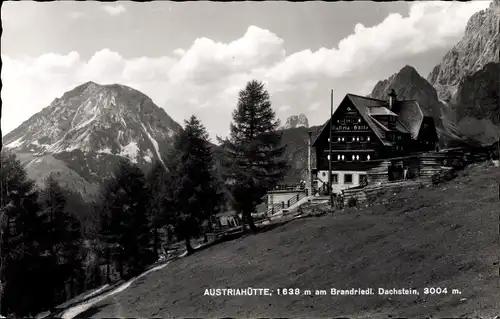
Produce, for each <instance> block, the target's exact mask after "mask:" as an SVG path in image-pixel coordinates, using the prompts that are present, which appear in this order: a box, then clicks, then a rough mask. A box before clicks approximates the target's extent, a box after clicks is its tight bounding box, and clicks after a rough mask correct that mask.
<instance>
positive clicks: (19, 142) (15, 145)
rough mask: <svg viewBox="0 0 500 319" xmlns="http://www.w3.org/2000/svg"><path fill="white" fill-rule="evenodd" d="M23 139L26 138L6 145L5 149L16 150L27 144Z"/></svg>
mask: <svg viewBox="0 0 500 319" xmlns="http://www.w3.org/2000/svg"><path fill="white" fill-rule="evenodd" d="M23 138H24V136H22V137H20V138H18V139H17V140H15V141H14V142H11V143H9V144H7V145H5V146H4V147H5V148H15V147H19V146H21V145H23V144H24V143H25V141H24V142H23Z"/></svg>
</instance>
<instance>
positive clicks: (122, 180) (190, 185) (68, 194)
mask: <svg viewBox="0 0 500 319" xmlns="http://www.w3.org/2000/svg"><path fill="white" fill-rule="evenodd" d="M278 126H279V121H278V120H277V119H276V117H275V114H274V112H273V110H272V108H271V102H270V97H269V94H268V93H267V91H266V90H265V88H264V85H263V84H262V83H260V82H257V81H251V82H249V83H248V84H247V85H246V87H245V88H244V89H243V90H242V91H241V92H240V94H239V100H238V104H237V107H236V109H235V110H234V112H233V122H232V123H231V125H230V135H229V137H228V138H226V139H224V140H222V139H220V138H218V139H219V142H220V144H221V147H220V148H219V149H218V151H217V152H218V153H217V154H218V155H217V161H218V162H219V164H221V165H219V166H217V165H216V160H215V159H214V156H215V155H214V153H215V152H214V147H213V145H212V144H211V143H210V140H209V137H208V134H207V131H206V129H205V127H204V126H203V124H202V123H201V122H200V121H199V120H198V119H197V118H196V117H195V116H192V117H191V118H190V119H189V120H187V121H186V122H185V127H184V130H183V131H182V132H181V133H180V134H178V136H177V137H176V139H175V142H174V145H173V148H172V150H171V151H170V152H169V153H168V154H165V156H164V157H163V158H161V159H159V160H157V161H156V162H155V163H153V165H152V167H151V168H150V170H149V171H148V172H146V173H144V172H143V171H142V170H141V169H140V168H139V167H138V166H137V165H135V164H134V163H132V162H130V161H128V160H125V159H123V160H122V161H120V162H119V164H118V165H117V168H116V171H115V172H114V174H113V178H111V179H109V180H108V181H107V182H106V183H105V184H104V185H103V186H102V188H101V191H100V195H99V197H98V198H97V199H96V200H95V201H94V202H92V203H86V202H85V201H84V200H83V199H82V197H81V196H80V195H79V194H78V193H75V192H72V191H70V190H68V189H65V188H64V187H62V186H61V185H59V184H58V182H57V180H56V178H55V177H53V176H52V175H51V176H50V177H49V178H48V179H47V180H46V182H45V187H44V188H43V189H41V190H40V189H38V188H36V187H35V184H34V182H33V181H31V180H30V179H28V177H27V174H26V171H25V170H24V168H23V167H22V165H21V163H20V161H19V160H18V159H17V158H16V156H15V155H13V154H9V153H6V152H2V154H1V166H0V188H1V193H0V195H1V197H0V314H2V315H7V316H9V317H26V316H34V315H36V314H37V313H40V312H43V311H54V308H55V307H56V306H57V305H59V304H61V303H63V302H64V301H66V300H68V299H71V298H73V297H75V296H77V295H79V294H81V293H83V292H85V291H88V290H90V289H93V288H96V287H98V286H101V285H103V284H105V283H111V282H114V281H116V280H119V279H125V280H126V279H129V278H132V277H134V276H136V275H138V274H140V273H141V272H143V271H144V270H145V269H146V268H147V267H148V266H149V265H151V264H153V263H154V262H156V261H158V259H159V257H160V255H162V254H163V253H164V251H163V249H162V247H163V245H162V236H163V235H164V233H165V231H166V233H167V234H166V236H167V237H168V238H169V239H170V242H172V241H181V242H183V245H185V247H186V251H187V253H188V254H189V253H193V252H194V251H195V247H193V245H192V240H193V239H197V238H202V237H203V235H204V233H205V232H207V231H210V225H211V223H210V222H209V220H210V218H211V216H214V215H215V214H217V213H219V212H221V211H222V210H224V209H226V208H227V207H228V203H229V204H230V205H231V206H232V208H233V209H234V210H235V211H236V213H239V214H240V215H241V216H242V217H243V221H244V223H245V224H246V226H248V229H249V230H251V231H252V232H258V227H257V226H256V225H255V223H254V222H253V219H252V213H254V212H255V209H256V206H257V205H258V204H260V202H261V198H262V197H263V195H265V193H266V192H267V190H268V189H269V188H270V187H273V186H274V184H275V183H276V182H278V181H280V180H281V179H282V177H283V176H284V174H285V173H286V170H287V165H286V163H285V161H284V147H281V146H279V145H280V140H281V135H280V134H279V133H277V128H278ZM216 167H218V168H216ZM206 226H208V227H206ZM162 234H163V235H162ZM174 238H175V239H174Z"/></svg>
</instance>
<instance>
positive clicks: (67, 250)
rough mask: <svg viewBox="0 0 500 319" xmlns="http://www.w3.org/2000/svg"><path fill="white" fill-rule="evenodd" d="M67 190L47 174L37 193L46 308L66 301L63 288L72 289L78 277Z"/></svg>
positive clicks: (76, 232) (77, 233)
mask: <svg viewBox="0 0 500 319" xmlns="http://www.w3.org/2000/svg"><path fill="white" fill-rule="evenodd" d="M69 194H70V191H68V190H67V189H63V188H62V187H61V186H60V185H59V184H58V183H57V181H56V180H55V179H54V177H53V175H50V176H49V177H48V178H47V180H46V182H45V188H44V189H43V191H42V192H41V193H40V206H41V211H42V216H43V217H44V228H43V229H44V233H45V237H44V238H43V241H42V245H41V247H40V249H42V250H43V251H44V252H46V258H47V259H48V261H47V262H46V263H45V265H47V266H48V267H50V268H49V269H45V270H46V272H47V273H46V277H45V278H46V279H49V278H50V281H49V282H48V283H47V284H46V286H47V288H51V292H52V297H53V299H52V300H51V304H50V306H55V305H57V304H59V303H62V302H64V301H66V300H67V299H68V298H69V297H70V296H71V292H68V294H67V293H66V285H69V287H70V290H73V289H74V286H75V284H76V282H77V281H78V280H79V279H80V278H81V276H82V273H81V270H82V263H81V251H80V249H81V245H82V237H81V229H80V223H79V221H78V220H77V219H76V217H75V212H71V211H68V206H67V198H68V195H69Z"/></svg>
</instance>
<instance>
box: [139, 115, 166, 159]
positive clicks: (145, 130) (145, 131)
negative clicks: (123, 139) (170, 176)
mask: <svg viewBox="0 0 500 319" xmlns="http://www.w3.org/2000/svg"><path fill="white" fill-rule="evenodd" d="M141 126H142V128H143V129H144V133H146V135H147V136H148V138H149V140H150V141H151V143H152V144H153V147H154V148H155V151H156V155H158V159H159V160H160V162H161V163H162V164H163V166H165V163H164V162H163V159H162V158H161V154H160V148H159V147H158V142H157V141H156V140H155V139H154V138H153V137H152V136H151V134H149V132H148V130H147V129H146V126H144V124H143V123H141Z"/></svg>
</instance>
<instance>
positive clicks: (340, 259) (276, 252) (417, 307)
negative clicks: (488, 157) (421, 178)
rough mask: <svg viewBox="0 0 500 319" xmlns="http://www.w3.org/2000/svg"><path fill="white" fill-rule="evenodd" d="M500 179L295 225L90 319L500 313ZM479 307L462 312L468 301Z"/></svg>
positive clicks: (229, 248) (158, 276) (151, 282)
mask: <svg viewBox="0 0 500 319" xmlns="http://www.w3.org/2000/svg"><path fill="white" fill-rule="evenodd" d="M499 179H500V170H499V169H498V168H496V169H495V168H493V167H486V165H485V164H482V165H481V166H480V167H472V168H469V169H467V170H466V171H465V172H463V173H461V174H460V176H459V177H458V178H457V179H455V180H454V181H451V182H449V183H447V184H442V185H440V186H437V187H429V188H424V189H419V190H417V189H415V190H404V191H403V192H402V193H401V194H399V195H398V196H397V197H396V198H394V199H392V200H391V201H390V203H389V204H385V205H379V206H373V207H363V208H359V209H353V208H351V209H348V210H346V211H344V212H338V213H335V215H333V216H332V215H329V216H323V217H317V218H311V219H303V220H296V221H292V222H290V223H288V224H285V225H283V226H281V227H278V228H275V229H274V230H270V231H267V232H264V233H261V234H259V235H256V236H248V237H245V238H240V239H237V240H234V241H232V242H226V243H222V244H219V245H217V246H213V247H211V248H208V249H206V250H203V251H200V252H198V253H196V254H195V255H193V256H189V257H187V258H183V259H180V260H177V261H175V262H173V263H172V264H171V265H169V266H168V267H167V268H165V269H163V270H160V271H158V272H155V273H152V274H150V275H148V276H146V277H144V278H142V279H141V280H140V281H138V282H136V283H134V284H133V285H132V286H131V287H130V288H129V289H128V290H126V291H124V292H122V293H120V294H118V295H116V296H115V297H113V298H110V299H108V300H105V301H103V302H102V303H101V304H98V305H96V307H94V308H92V309H89V310H88V311H87V312H86V313H82V314H81V315H80V316H81V317H82V318H83V317H94V318H97V317H113V316H128V317H131V316H133V317H162V318H170V317H171V316H173V317H188V316H201V317H215V316H232V317H238V318H241V317H258V316H285V317H298V316H303V317H308V318H318V317H321V318H323V317H335V316H341V315H342V316H349V317H351V318H353V317H356V318H359V317H364V318H381V317H384V318H387V315H388V314H392V315H393V316H403V317H407V318H417V317H418V318H424V316H425V315H430V314H432V315H433V316H434V317H442V316H456V317H458V316H460V315H469V316H472V315H473V314H474V315H478V314H481V315H483V316H484V315H486V316H487V317H488V316H493V314H494V313H496V314H499V313H500V282H499V279H498V254H499V243H498V208H499V199H498V189H497V185H496V181H497V180H499ZM249 286H250V287H255V288H268V287H269V288H278V287H299V288H302V289H329V288H330V287H336V288H353V287H354V288H357V287H361V288H363V287H373V288H377V287H387V288H393V287H394V288H411V287H416V288H418V289H420V290H422V289H423V288H424V287H447V288H448V290H451V289H453V288H458V289H460V290H462V292H463V293H462V295H461V296H452V295H447V296H428V298H427V299H426V301H423V299H425V298H424V296H423V295H421V296H420V297H419V298H417V297H416V296H399V297H397V296H396V297H394V296H393V297H391V298H387V297H382V296H371V297H364V296H362V297H352V296H315V297H310V296H302V297H289V296H277V295H276V294H274V295H273V296H271V297H209V296H203V291H204V289H205V288H224V287H229V288H245V287H249ZM462 298H467V299H466V300H463V301H461V300H460V299H462Z"/></svg>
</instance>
